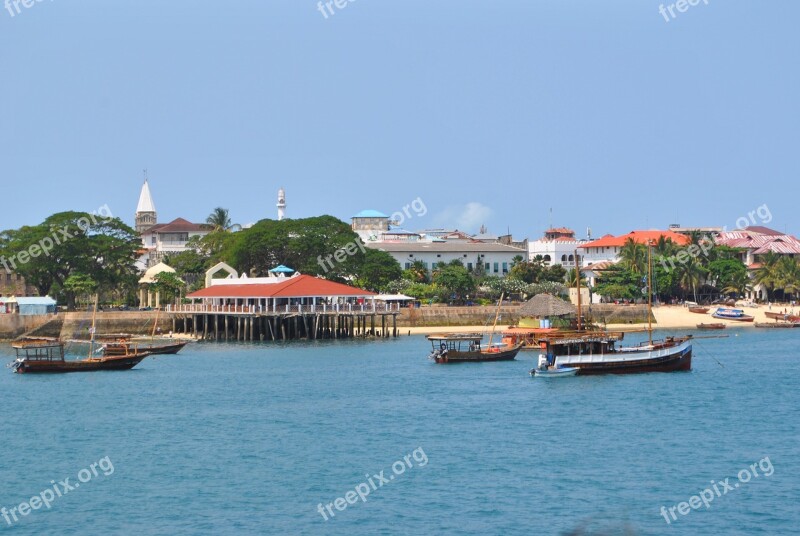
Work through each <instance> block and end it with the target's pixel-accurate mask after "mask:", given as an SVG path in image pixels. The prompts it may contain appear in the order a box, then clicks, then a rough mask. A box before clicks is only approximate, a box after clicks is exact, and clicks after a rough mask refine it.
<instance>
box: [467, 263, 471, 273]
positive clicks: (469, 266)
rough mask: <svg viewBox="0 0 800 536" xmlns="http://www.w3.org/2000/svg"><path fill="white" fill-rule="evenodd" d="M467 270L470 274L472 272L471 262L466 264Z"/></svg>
mask: <svg viewBox="0 0 800 536" xmlns="http://www.w3.org/2000/svg"><path fill="white" fill-rule="evenodd" d="M467 270H468V271H470V272H471V271H472V263H471V262H468V263H467Z"/></svg>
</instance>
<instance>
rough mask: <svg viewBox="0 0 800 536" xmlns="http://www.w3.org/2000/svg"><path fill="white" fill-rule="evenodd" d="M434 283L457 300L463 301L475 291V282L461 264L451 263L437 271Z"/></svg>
mask: <svg viewBox="0 0 800 536" xmlns="http://www.w3.org/2000/svg"><path fill="white" fill-rule="evenodd" d="M433 282H434V283H435V284H436V285H437V286H438V287H440V288H442V289H444V290H446V291H447V292H448V293H449V294H450V295H451V296H452V297H454V299H456V300H463V299H464V297H465V296H466V295H467V294H470V293H472V292H474V291H475V280H474V279H473V278H472V276H471V275H470V273H469V272H468V271H467V269H466V268H464V266H463V265H462V264H461V263H460V262H457V263H455V262H451V263H449V264H447V265H445V266H443V267H442V268H439V269H437V270H436V273H434V275H433Z"/></svg>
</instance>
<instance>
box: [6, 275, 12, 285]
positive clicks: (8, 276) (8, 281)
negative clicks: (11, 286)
mask: <svg viewBox="0 0 800 536" xmlns="http://www.w3.org/2000/svg"><path fill="white" fill-rule="evenodd" d="M6 283H11V274H6Z"/></svg>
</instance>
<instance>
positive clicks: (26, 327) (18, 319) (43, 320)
mask: <svg viewBox="0 0 800 536" xmlns="http://www.w3.org/2000/svg"><path fill="white" fill-rule="evenodd" d="M55 318H56V316H55V315H18V314H0V339H5V340H9V339H15V338H17V337H19V336H20V335H22V334H23V333H27V332H29V331H31V330H34V329H36V328H40V327H41V326H43V325H45V324H47V323H48V322H50V321H51V320H54V319H55ZM55 336H56V337H57V336H58V335H57V334H56V335H55Z"/></svg>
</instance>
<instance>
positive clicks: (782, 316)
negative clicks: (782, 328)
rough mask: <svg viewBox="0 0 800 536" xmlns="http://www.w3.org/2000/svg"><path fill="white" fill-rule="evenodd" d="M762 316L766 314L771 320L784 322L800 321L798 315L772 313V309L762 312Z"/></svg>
mask: <svg viewBox="0 0 800 536" xmlns="http://www.w3.org/2000/svg"><path fill="white" fill-rule="evenodd" d="M764 316H766V317H767V318H771V319H772V320H784V321H786V322H800V316H797V315H790V314H786V313H773V312H772V311H767V312H765V313H764Z"/></svg>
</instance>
